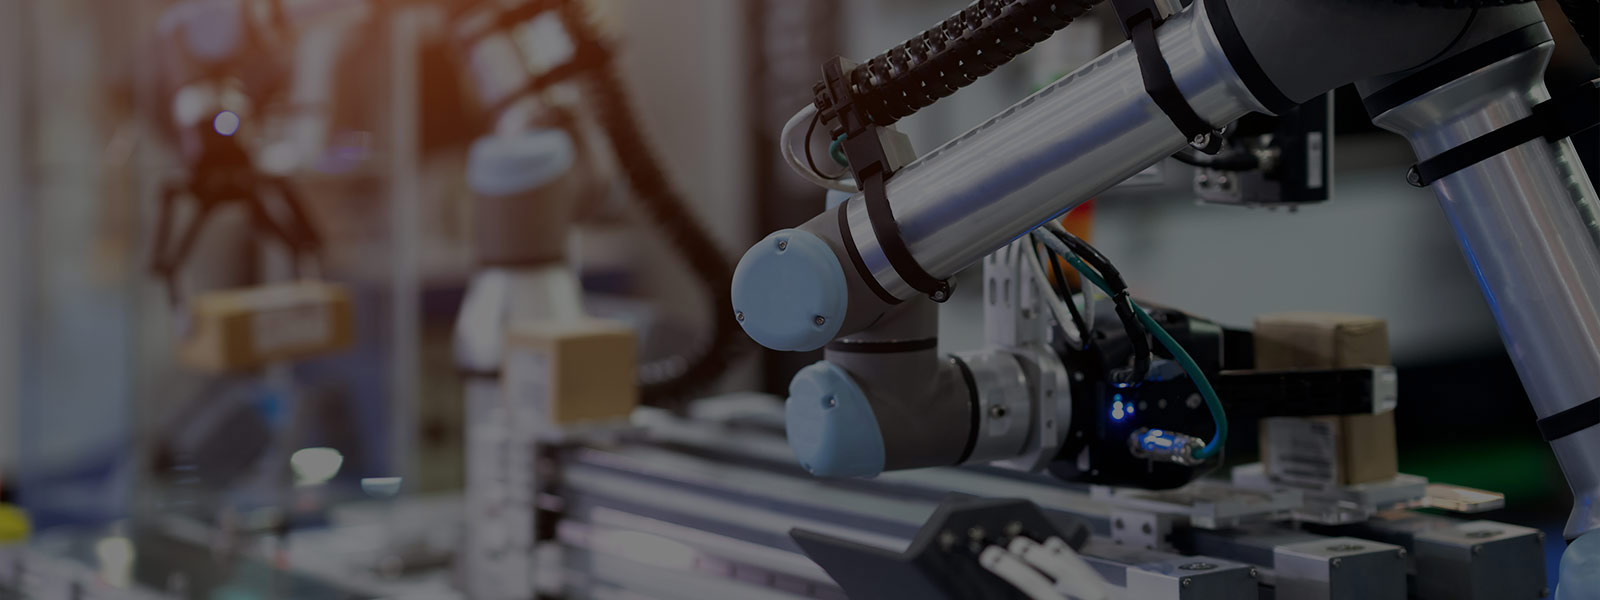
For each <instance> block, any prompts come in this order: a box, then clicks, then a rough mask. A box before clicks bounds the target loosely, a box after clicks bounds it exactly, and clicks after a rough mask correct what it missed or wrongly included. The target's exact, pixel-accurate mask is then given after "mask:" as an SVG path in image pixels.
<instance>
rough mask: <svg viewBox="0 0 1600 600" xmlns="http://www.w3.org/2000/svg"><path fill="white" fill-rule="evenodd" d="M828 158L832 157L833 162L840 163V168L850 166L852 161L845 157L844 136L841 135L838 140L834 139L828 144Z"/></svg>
mask: <svg viewBox="0 0 1600 600" xmlns="http://www.w3.org/2000/svg"><path fill="white" fill-rule="evenodd" d="M828 156H832V157H833V162H836V163H839V166H841V167H848V166H850V159H848V158H845V156H844V135H843V134H840V135H839V137H838V138H837V139H834V140H833V141H832V142H830V143H829V144H828Z"/></svg>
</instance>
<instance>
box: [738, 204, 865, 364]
mask: <svg viewBox="0 0 1600 600" xmlns="http://www.w3.org/2000/svg"><path fill="white" fill-rule="evenodd" d="M845 285H846V284H845V279H844V267H842V266H840V265H839V258H838V257H837V256H835V255H834V253H833V249H832V248H829V247H828V243H827V242H824V241H822V238H819V237H817V236H816V235H814V234H812V233H810V232H806V231H801V230H799V229H784V230H782V231H778V232H775V233H773V234H772V235H769V236H767V238H766V239H764V240H761V241H760V242H759V243H757V244H756V245H755V246H752V247H751V248H750V250H749V251H748V252H745V253H744V258H741V259H739V266H738V268H736V269H734V271H733V313H734V317H735V318H737V319H738V320H739V325H740V326H742V327H744V332H745V333H747V334H749V335H750V339H753V340H755V341H756V343H758V344H761V345H762V346H766V347H768V348H771V349H773V350H787V351H792V352H804V351H808V350H816V349H817V348H821V347H823V346H825V345H827V344H828V342H830V341H833V338H834V337H835V336H837V335H838V334H839V327H840V326H841V325H843V324H844V315H845V310H846V308H848V306H849V303H850V293H849V291H848V290H847V289H846V287H845Z"/></svg>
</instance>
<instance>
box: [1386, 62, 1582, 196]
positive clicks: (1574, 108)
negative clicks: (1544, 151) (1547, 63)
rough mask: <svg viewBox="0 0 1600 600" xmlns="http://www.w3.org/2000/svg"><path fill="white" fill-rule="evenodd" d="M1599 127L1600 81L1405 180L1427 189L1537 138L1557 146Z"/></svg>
mask: <svg viewBox="0 0 1600 600" xmlns="http://www.w3.org/2000/svg"><path fill="white" fill-rule="evenodd" d="M1596 125H1600V79H1596V80H1593V81H1590V82H1588V83H1585V84H1584V85H1582V86H1580V87H1579V88H1578V89H1576V90H1572V91H1570V92H1567V93H1565V94H1562V95H1560V96H1557V97H1554V98H1551V99H1549V100H1546V101H1544V102H1540V103H1539V104H1536V105H1534V107H1533V114H1532V115H1529V116H1528V117H1525V118H1523V119H1520V120H1518V121H1516V122H1514V123H1512V124H1510V125H1506V126H1505V127H1501V128H1499V129H1496V130H1494V131H1491V132H1489V133H1486V134H1483V135H1481V136H1478V137H1476V138H1473V139H1472V140H1471V141H1469V142H1466V143H1464V144H1461V145H1460V146H1456V147H1454V148H1451V149H1449V150H1446V151H1444V152H1441V153H1439V154H1438V155H1436V156H1434V157H1432V158H1429V159H1428V160H1424V161H1422V162H1419V163H1417V164H1415V165H1412V166H1411V170H1410V171H1408V172H1407V173H1406V181H1407V182H1409V183H1410V184H1411V185H1414V186H1417V187H1426V186H1428V185H1429V184H1431V183H1433V182H1435V181H1438V180H1440V179H1443V178H1445V177H1449V176H1450V175H1452V174H1454V173H1456V172H1457V171H1460V170H1462V169H1465V168H1467V167H1471V166H1472V165H1475V164H1478V163H1480V162H1483V161H1485V160H1488V159H1490V158H1492V157H1494V156H1496V155H1498V154H1500V153H1502V152H1505V151H1507V150H1510V149H1512V148H1515V147H1517V146H1521V145H1523V144H1526V143H1528V142H1531V141H1534V140H1536V139H1539V138H1544V140H1545V141H1547V142H1552V143H1554V142H1556V141H1559V140H1561V139H1562V138H1565V137H1570V136H1572V135H1575V134H1577V133H1579V132H1581V131H1584V130H1586V129H1589V128H1590V127H1594V126H1596Z"/></svg>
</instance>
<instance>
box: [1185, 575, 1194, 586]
mask: <svg viewBox="0 0 1600 600" xmlns="http://www.w3.org/2000/svg"><path fill="white" fill-rule="evenodd" d="M1191 585H1194V580H1193V579H1190V578H1188V577H1185V578H1183V587H1189V586H1191Z"/></svg>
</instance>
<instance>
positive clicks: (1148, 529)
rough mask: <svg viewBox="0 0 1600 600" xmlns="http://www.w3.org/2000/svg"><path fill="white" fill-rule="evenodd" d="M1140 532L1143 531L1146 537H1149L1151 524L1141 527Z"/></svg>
mask: <svg viewBox="0 0 1600 600" xmlns="http://www.w3.org/2000/svg"><path fill="white" fill-rule="evenodd" d="M1139 531H1142V532H1144V533H1145V534H1146V535H1148V534H1149V533H1150V531H1151V529H1150V524H1149V523H1145V524H1144V525H1143V526H1141V527H1139Z"/></svg>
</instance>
